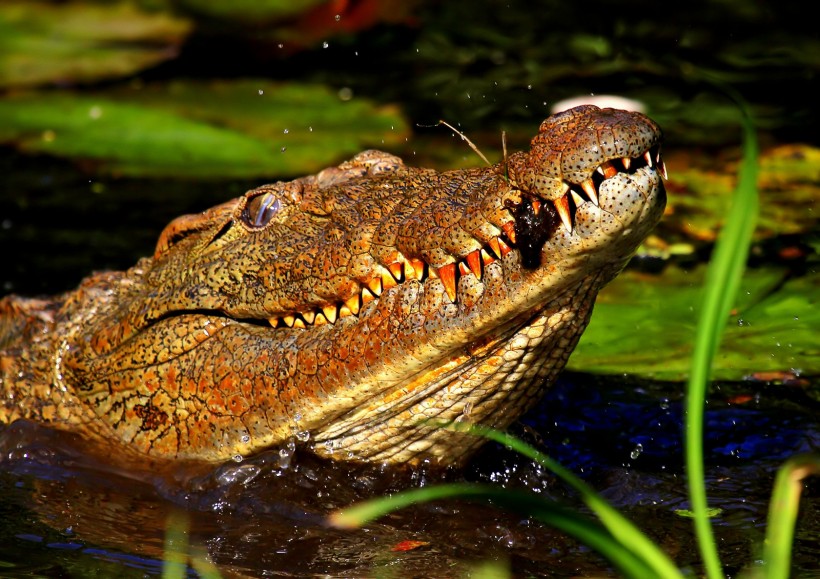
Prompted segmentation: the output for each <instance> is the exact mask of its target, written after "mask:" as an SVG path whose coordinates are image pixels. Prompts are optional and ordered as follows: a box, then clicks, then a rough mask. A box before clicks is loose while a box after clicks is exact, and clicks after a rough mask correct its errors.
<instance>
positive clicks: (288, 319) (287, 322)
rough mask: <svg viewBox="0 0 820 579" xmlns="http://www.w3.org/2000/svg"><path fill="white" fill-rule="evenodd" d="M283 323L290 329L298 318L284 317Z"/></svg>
mask: <svg viewBox="0 0 820 579" xmlns="http://www.w3.org/2000/svg"><path fill="white" fill-rule="evenodd" d="M282 321H283V322H285V325H286V326H287V327H289V328H292V327H293V322H294V321H296V316H291V315H287V316H282Z"/></svg>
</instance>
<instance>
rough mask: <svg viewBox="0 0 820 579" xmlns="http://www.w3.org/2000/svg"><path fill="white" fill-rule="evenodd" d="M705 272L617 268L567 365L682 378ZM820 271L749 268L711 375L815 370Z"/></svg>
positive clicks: (819, 351)
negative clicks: (796, 273)
mask: <svg viewBox="0 0 820 579" xmlns="http://www.w3.org/2000/svg"><path fill="white" fill-rule="evenodd" d="M704 269H705V268H703V267H699V268H697V269H695V270H692V271H688V272H687V271H682V270H680V269H677V268H668V269H667V271H666V272H665V273H664V274H663V275H661V276H652V275H646V274H640V273H636V272H632V271H628V272H624V273H623V274H621V276H619V277H618V278H616V279H615V281H613V282H612V283H611V284H610V285H609V286H608V287H607V288H605V289H604V290H603V291H602V292H601V294H600V296H599V297H598V302H597V303H596V305H595V312H594V314H593V316H592V320H591V322H590V324H589V328H587V331H586V332H585V333H584V335H583V337H582V338H581V341H580V343H579V344H578V347H577V348H576V349H575V352H574V353H573V354H572V357H571V358H570V360H569V364H568V367H569V368H570V369H572V370H576V371H583V372H595V373H602V374H621V373H630V374H635V375H642V376H646V377H651V378H656V379H664V380H682V379H684V378H685V377H686V376H687V375H688V372H689V358H690V356H691V353H692V344H691V341H692V336H693V335H694V332H695V321H696V319H697V316H698V314H699V312H700V297H701V295H702V291H703V290H702V289H701V286H702V284H703V281H704ZM818 295H820V272H817V273H808V274H807V275H805V276H804V277H799V278H795V279H788V278H786V277H785V273H784V272H783V271H779V270H774V269H759V270H750V271H748V272H747V273H746V275H745V276H744V278H743V280H742V281H741V285H740V292H739V294H738V296H737V298H736V300H735V303H734V309H733V312H732V315H731V316H730V317H729V320H728V322H729V325H728V327H727V328H726V332H725V334H724V336H723V341H722V343H721V350H720V352H719V353H718V355H717V357H716V358H715V360H714V366H713V370H712V377H713V378H714V379H723V380H739V379H743V378H745V377H748V376H750V375H751V374H753V373H755V372H779V371H792V370H797V371H799V372H800V373H803V374H817V373H818V372H820V343H818V341H817V332H818V328H820V310H818V308H817V305H816V304H817V296H818Z"/></svg>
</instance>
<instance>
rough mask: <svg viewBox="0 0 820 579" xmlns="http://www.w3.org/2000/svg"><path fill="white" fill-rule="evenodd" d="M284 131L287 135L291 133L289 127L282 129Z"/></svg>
mask: <svg viewBox="0 0 820 579" xmlns="http://www.w3.org/2000/svg"><path fill="white" fill-rule="evenodd" d="M282 132H283V133H284V134H286V135H287V134H288V133H290V130H289V129H285V130H284V131H282Z"/></svg>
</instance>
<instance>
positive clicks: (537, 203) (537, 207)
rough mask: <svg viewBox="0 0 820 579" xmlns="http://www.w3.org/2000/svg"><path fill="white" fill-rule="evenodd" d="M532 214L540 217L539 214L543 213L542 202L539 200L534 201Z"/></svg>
mask: <svg viewBox="0 0 820 579" xmlns="http://www.w3.org/2000/svg"><path fill="white" fill-rule="evenodd" d="M532 212H533V213H534V214H535V215H538V214H539V213H541V202H540V201H538V200H537V199H533V200H532Z"/></svg>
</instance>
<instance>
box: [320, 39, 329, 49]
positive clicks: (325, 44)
mask: <svg viewBox="0 0 820 579" xmlns="http://www.w3.org/2000/svg"><path fill="white" fill-rule="evenodd" d="M328 46H330V44H329V43H328V42H327V41H325V42H323V43H322V48H327V47H328Z"/></svg>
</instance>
